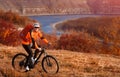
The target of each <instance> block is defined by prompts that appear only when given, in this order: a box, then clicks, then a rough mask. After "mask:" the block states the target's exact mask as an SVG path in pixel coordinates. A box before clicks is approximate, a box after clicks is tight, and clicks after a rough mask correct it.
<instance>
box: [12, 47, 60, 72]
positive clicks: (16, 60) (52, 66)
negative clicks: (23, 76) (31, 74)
mask: <svg viewBox="0 0 120 77" xmlns="http://www.w3.org/2000/svg"><path fill="white" fill-rule="evenodd" d="M45 49H46V48H45V47H43V48H42V50H41V51H40V52H39V53H38V56H37V57H36V58H37V59H36V61H35V63H34V64H33V66H35V65H36V64H38V63H39V62H40V61H39V59H40V57H41V56H42V55H43V54H44V57H43V58H42V69H43V70H44V71H45V72H46V73H51V74H55V73H57V72H58V71H59V64H58V62H57V60H56V58H55V57H53V56H52V55H48V54H47V53H46V52H45ZM26 60H27V55H26V54H24V53H18V54H16V55H15V56H14V57H13V58H12V67H13V68H14V69H15V70H17V71H19V72H25V71H26V69H25V64H26ZM33 68H34V67H33Z"/></svg>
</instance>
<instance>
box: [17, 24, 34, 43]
mask: <svg viewBox="0 0 120 77" xmlns="http://www.w3.org/2000/svg"><path fill="white" fill-rule="evenodd" d="M33 28H34V27H33V26H32V25H27V26H25V28H24V29H23V30H22V31H21V32H20V34H19V36H20V38H21V39H22V40H24V41H27V40H26V38H25V37H26V35H27V33H28V32H30V35H31V30H32V29H33Z"/></svg>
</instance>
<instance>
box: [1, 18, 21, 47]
mask: <svg viewBox="0 0 120 77" xmlns="http://www.w3.org/2000/svg"><path fill="white" fill-rule="evenodd" d="M0 31H1V32H0V43H2V44H5V45H11V46H17V45H19V44H20V38H19V36H18V35H19V31H18V30H17V29H16V28H15V27H14V25H13V24H11V23H8V22H6V21H4V20H0Z"/></svg>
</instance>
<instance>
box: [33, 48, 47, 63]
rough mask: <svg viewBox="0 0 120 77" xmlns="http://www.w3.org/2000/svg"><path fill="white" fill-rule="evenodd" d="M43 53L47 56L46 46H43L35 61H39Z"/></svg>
mask: <svg viewBox="0 0 120 77" xmlns="http://www.w3.org/2000/svg"><path fill="white" fill-rule="evenodd" d="M42 54H44V56H47V53H46V52H45V48H42V50H41V51H40V53H39V55H38V58H37V60H36V61H35V63H37V61H38V60H39V59H40V57H41V56H42Z"/></svg>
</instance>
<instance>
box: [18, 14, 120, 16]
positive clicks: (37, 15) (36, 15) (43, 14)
mask: <svg viewBox="0 0 120 77" xmlns="http://www.w3.org/2000/svg"><path fill="white" fill-rule="evenodd" d="M64 15H91V16H92V15H101V16H120V14H25V15H24V14H20V16H64Z"/></svg>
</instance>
